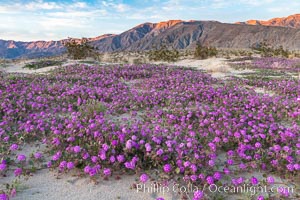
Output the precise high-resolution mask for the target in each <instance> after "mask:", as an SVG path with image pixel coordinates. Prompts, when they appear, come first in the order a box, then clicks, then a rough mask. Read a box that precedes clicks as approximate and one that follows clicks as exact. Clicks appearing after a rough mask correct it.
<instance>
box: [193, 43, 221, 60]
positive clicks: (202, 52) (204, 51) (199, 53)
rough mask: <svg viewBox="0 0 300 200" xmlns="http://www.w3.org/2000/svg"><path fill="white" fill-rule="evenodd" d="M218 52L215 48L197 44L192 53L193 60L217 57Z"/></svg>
mask: <svg viewBox="0 0 300 200" xmlns="http://www.w3.org/2000/svg"><path fill="white" fill-rule="evenodd" d="M217 54H218V50H217V48H216V47H210V46H203V45H201V44H197V46H196V48H195V51H194V58H195V59H207V58H210V57H214V56H217Z"/></svg>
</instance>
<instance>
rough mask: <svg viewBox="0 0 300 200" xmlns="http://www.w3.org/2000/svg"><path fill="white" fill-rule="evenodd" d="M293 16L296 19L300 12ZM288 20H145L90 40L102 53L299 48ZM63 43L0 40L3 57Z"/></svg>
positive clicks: (49, 51) (49, 50)
mask: <svg viewBox="0 0 300 200" xmlns="http://www.w3.org/2000/svg"><path fill="white" fill-rule="evenodd" d="M293 16H294V18H296V17H297V16H299V15H293ZM295 16H296V17H295ZM287 18H289V19H292V18H293V17H287ZM287 18H286V19H287ZM294 18H293V19H294ZM280 19H281V18H280ZM275 21H276V20H275ZM282 21H284V20H282ZM285 21H286V22H287V21H289V23H290V24H291V25H290V26H292V24H293V28H291V27H282V26H275V25H273V26H253V25H249V24H248V23H247V22H245V23H238V24H226V23H220V22H216V21H181V20H170V21H167V22H160V23H144V24H140V25H138V26H136V27H134V28H132V29H130V30H128V31H125V32H123V33H121V34H118V35H114V34H106V35H102V36H98V37H95V38H89V39H90V41H91V43H92V44H93V45H94V46H95V47H97V48H98V49H99V51H100V52H115V51H143V50H150V49H153V48H155V47H159V46H161V45H163V44H164V45H167V46H170V47H173V48H176V49H191V48H195V46H196V44H197V42H201V43H202V44H205V45H211V46H215V47H221V48H249V47H251V46H252V45H253V44H255V43H259V42H261V41H267V42H268V43H270V44H272V45H274V46H279V45H282V46H283V47H284V48H287V49H290V50H295V49H297V50H299V49H300V40H299V38H300V29H297V28H296V27H298V26H299V22H298V21H297V22H296V21H294V22H292V21H293V20H285ZM260 23H261V22H260ZM278 23H279V22H278ZM297 24H298V25H297ZM261 25H263V24H262V23H261ZM62 43H63V40H61V41H48V42H47V41H37V42H16V41H11V40H10V41H5V40H0V58H20V57H26V58H34V57H42V56H52V55H59V54H61V53H63V52H64V51H65V48H64V47H63V45H62Z"/></svg>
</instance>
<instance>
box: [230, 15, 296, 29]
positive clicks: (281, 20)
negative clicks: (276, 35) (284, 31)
mask: <svg viewBox="0 0 300 200" xmlns="http://www.w3.org/2000/svg"><path fill="white" fill-rule="evenodd" d="M236 24H248V25H263V26H283V27H290V28H300V14H294V15H290V16H287V17H277V18H272V19H270V20H267V21H264V20H253V19H251V20H248V21H246V22H237V23H236Z"/></svg>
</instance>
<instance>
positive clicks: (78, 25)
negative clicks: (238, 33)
mask: <svg viewBox="0 0 300 200" xmlns="http://www.w3.org/2000/svg"><path fill="white" fill-rule="evenodd" d="M287 2H288V1H282V0H165V1H162V0H161V1H160V0H145V1H138V0H132V1H130V0H105V1H102V0H87V1H84V0H65V1H59V0H0V39H6V40H8V39H12V40H19V41H32V40H58V39H63V38H67V37H95V36H98V35H101V34H105V33H121V32H123V31H125V30H127V29H129V28H132V27H133V26H136V25H138V24H141V23H144V22H159V21H166V20H170V19H182V20H217V21H221V22H229V23H231V22H236V21H245V20H248V19H261V20H266V19H270V18H273V17H283V16H288V15H290V14H296V13H299V12H300V0H294V1H289V3H287Z"/></svg>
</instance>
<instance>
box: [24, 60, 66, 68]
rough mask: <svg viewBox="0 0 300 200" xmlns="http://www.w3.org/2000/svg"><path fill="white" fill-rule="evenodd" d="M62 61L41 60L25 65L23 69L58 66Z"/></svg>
mask: <svg viewBox="0 0 300 200" xmlns="http://www.w3.org/2000/svg"><path fill="white" fill-rule="evenodd" d="M63 62H64V61H55V60H41V61H37V62H31V63H27V64H26V65H25V66H24V67H23V68H27V69H40V68H44V67H49V66H57V65H58V66H59V65H62V63H63Z"/></svg>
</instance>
